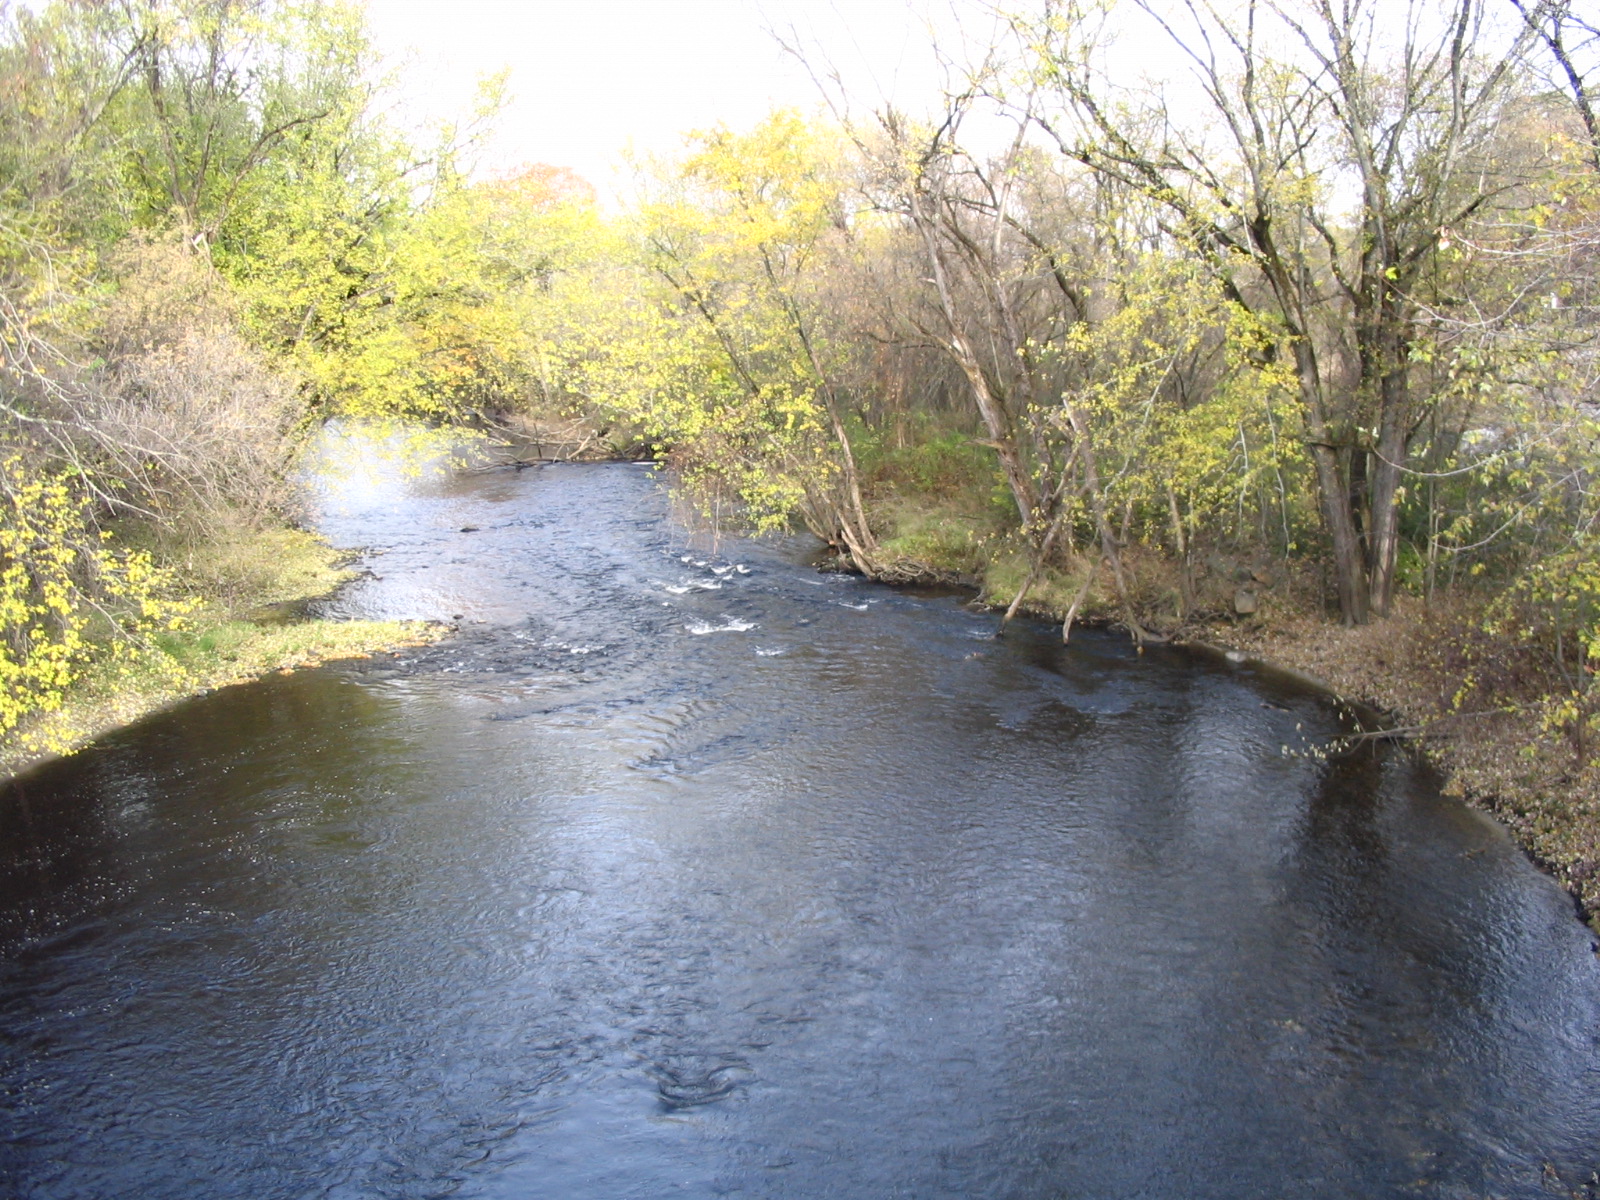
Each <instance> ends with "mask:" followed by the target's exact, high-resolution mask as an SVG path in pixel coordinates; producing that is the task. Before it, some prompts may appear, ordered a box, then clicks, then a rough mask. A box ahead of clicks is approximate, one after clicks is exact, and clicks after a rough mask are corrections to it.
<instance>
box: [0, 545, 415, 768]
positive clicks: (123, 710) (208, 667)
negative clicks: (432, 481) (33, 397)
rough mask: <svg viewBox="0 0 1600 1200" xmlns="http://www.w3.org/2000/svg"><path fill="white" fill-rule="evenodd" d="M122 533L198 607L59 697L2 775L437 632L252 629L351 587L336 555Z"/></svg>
mask: <svg viewBox="0 0 1600 1200" xmlns="http://www.w3.org/2000/svg"><path fill="white" fill-rule="evenodd" d="M119 534H120V535H123V536H125V537H126V540H127V541H128V542H130V543H133V544H143V545H144V546H146V547H148V548H151V549H152V550H153V552H155V553H157V554H158V555H159V556H160V558H161V559H162V561H164V562H165V563H167V565H168V566H169V567H170V568H171V569H172V570H173V571H174V572H175V574H176V575H177V577H178V578H179V579H180V580H181V581H182V585H183V587H184V588H185V590H186V591H187V592H188V593H189V595H190V596H191V598H193V599H195V600H197V601H198V602H199V603H198V605H197V608H196V610H195V611H194V612H193V613H192V614H191V615H190V616H189V617H188V618H187V619H186V620H185V622H184V624H183V626H182V627H181V628H179V629H175V630H170V631H167V632H164V633H161V634H158V635H157V636H156V637H154V638H153V639H152V640H151V643H150V644H149V645H147V646H144V647H142V648H141V650H140V652H139V653H138V654H136V655H133V656H131V657H129V658H126V659H125V660H123V661H111V660H104V661H102V662H100V663H99V665H98V666H96V667H93V668H91V670H90V671H89V672H88V673H86V674H85V675H84V676H83V677H82V678H80V679H79V680H77V681H76V682H75V683H74V684H73V685H72V686H71V687H70V688H69V689H68V691H67V695H66V699H65V702H64V703H63V705H62V707H61V708H60V709H58V710H56V711H54V712H48V713H41V714H38V715H36V716H35V717H34V718H33V719H31V720H29V721H27V722H25V723H24V725H22V726H21V727H19V728H18V729H16V730H13V731H12V732H11V734H10V735H9V736H8V737H6V738H5V739H3V740H0V773H12V774H14V773H16V772H18V771H20V770H23V769H24V768H26V767H28V766H30V765H31V764H33V763H35V762H38V761H40V760H42V759H44V758H48V757H51V756H53V755H58V754H70V753H72V752H73V751H74V750H76V749H79V748H81V747H82V746H84V745H85V744H86V743H88V742H89V741H91V740H93V739H94V738H95V737H97V736H99V735H100V734H102V733H104V732H106V731H107V730H109V729H113V728H115V727H117V726H118V725H124V724H127V723H128V722H130V721H134V720H137V719H138V718H140V717H142V716H145V715H146V714H148V713H152V712H155V711H157V710H159V709H161V708H165V707H167V706H168V705H170V704H173V703H175V702H176V701H178V700H181V699H183V698H184V697H186V696H190V695H194V694H196V693H198V692H203V691H210V690H212V689H215V688H219V687H226V686H228V685H230V684H235V683H243V682H245V681H247V680H250V679H255V678H258V677H259V676H262V675H266V674H270V673H271V672H274V671H292V670H296V669H298V668H302V667H312V666H316V665H318V664H320V663H323V662H327V661H329V660H332V659H340V658H365V657H368V656H369V655H371V654H373V653H374V652H376V651H379V650H385V649H393V648H397V647H401V646H412V645H421V644H425V643H427V642H431V641H434V640H436V639H437V638H438V637H439V636H441V635H442V633H443V629H442V627H440V626H436V625H430V624H428V623H426V622H421V621H323V620H305V621H288V622H285V621H283V620H282V619H281V617H273V618H272V619H265V620H260V621H256V620H251V619H250V615H251V614H253V613H254V614H262V613H263V610H270V609H271V608H273V607H274V606H283V605H293V604H294V603H296V602H299V601H305V600H310V599H313V598H315V597H317V596H323V595H326V594H328V593H329V592H331V591H332V590H333V589H334V588H335V587H337V586H338V585H339V584H340V583H341V582H343V581H344V580H345V579H347V578H349V576H350V572H349V570H348V569H346V568H345V566H344V565H343V560H344V558H345V556H344V555H342V554H341V553H340V552H339V551H336V550H334V549H333V547H331V546H329V545H328V544H327V543H326V542H324V541H322V540H321V539H320V538H318V537H316V536H315V535H313V534H310V533H307V532H305V531H304V530H299V529H289V528H281V527H280V528H268V529H255V530H252V529H250V528H249V527H248V526H245V525H243V524H239V525H230V526H225V527H223V528H221V529H218V530H216V532H215V536H213V537H193V538H189V539H186V540H183V541H179V540H178V539H176V538H174V537H173V536H172V535H170V534H168V535H166V536H165V537H156V536H154V535H153V534H152V533H151V532H150V531H149V530H137V529H134V530H119Z"/></svg>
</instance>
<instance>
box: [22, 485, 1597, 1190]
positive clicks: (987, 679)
mask: <svg viewBox="0 0 1600 1200" xmlns="http://www.w3.org/2000/svg"><path fill="white" fill-rule="evenodd" d="M322 521H323V526H324V528H325V529H326V530H327V531H328V532H329V534H330V535H331V536H333V537H334V538H335V540H337V541H341V542H343V543H344V544H349V545H363V546H368V547H371V548H372V552H371V553H370V554H369V556H368V558H367V559H366V563H367V565H368V566H369V568H370V571H371V572H372V573H371V574H369V575H368V576H367V577H365V578H364V579H363V580H361V581H360V582H359V583H358V584H356V585H355V586H353V587H351V588H349V589H347V590H346V591H345V592H344V593H343V594H342V595H341V596H340V597H339V598H338V599H337V600H336V601H334V602H332V604H331V608H332V610H333V611H335V612H340V613H346V614H351V615H377V616H405V617H439V618H444V619H458V620H459V623H460V625H461V632H460V634H459V635H458V636H457V637H455V638H454V639H452V640H451V641H449V642H447V643H444V644H441V645H439V646H436V647H432V648H428V649H424V650H418V651H411V652H407V653H405V654H401V655H399V656H396V657H392V658H388V657H385V658H378V659H373V660H369V661H366V662H357V663H349V664H343V665H335V666H331V667H326V668H322V669H318V670H312V671H302V672H299V673H297V674H294V675H291V676H274V677H271V678H268V679H266V680H263V681H261V682H259V683H255V684H250V685H247V686H243V687H236V688H229V689H226V690H224V691H221V692H218V693H216V694H213V695H210V696H206V697H202V698H199V699H197V700H194V701H192V702H190V703H187V704H184V705H182V706H181V707H179V708H177V709H175V710H173V711H170V712H168V713H165V714H162V715H160V716H158V717H155V718H153V719H151V720H148V721H145V722H144V723H142V724H140V725H138V726H135V727H133V728H131V729H127V730H125V731H123V732H120V733H118V734H115V735H113V736H111V737H108V738H106V739H105V740H104V741H102V742H101V743H99V744H98V745H96V746H95V747H93V748H91V749H90V750H89V751H87V752H85V753H84V754H81V755H79V756H78V757H76V758H73V759H71V760H68V761H65V762H61V763H57V764H54V765H51V766H49V767H47V768H45V769H42V770H39V771H36V772H34V773H33V774H31V775H29V776H27V777H25V778H23V779H21V780H19V781H18V782H17V783H16V784H15V785H14V786H10V787H7V788H5V789H3V796H0V837H3V844H0V863H3V868H0V1103H3V1105H4V1123H3V1126H0V1194H4V1195H8V1196H9V1195H15V1196H20V1197H30V1198H32V1197H74V1198H76V1197H169V1196H170V1197H206V1198H215V1197H249V1198H250V1200H275V1198H278V1197H282V1198H285V1200H288V1198H291V1197H293V1198H300V1197H339V1198H343V1197H434V1196H463V1197H466V1196H470V1197H508V1198H509V1197H518V1198H522V1197H551V1198H560V1200H566V1198H569V1197H570V1198H581V1197H607V1198H611V1197H641V1198H644V1197H648V1198H652V1200H653V1198H656V1197H664V1196H678V1195H681V1196H692V1197H709V1196H724V1195H742V1196H752V1197H769V1196H770V1197H778V1196H786V1197H826V1196H837V1197H916V1198H919V1200H921V1198H927V1197H974V1196H977V1197H990V1196H993V1197H1050V1198H1057V1197H1093V1198H1099V1197H1136V1196H1138V1197H1217V1198H1230V1200H1231V1198H1237V1197H1257V1196H1259V1197H1281V1196H1290V1195H1297V1196H1316V1197H1363V1198H1365V1197H1385V1196H1413V1195H1415V1196H1430V1197H1451V1198H1466V1197H1487V1196H1496V1197H1500V1196H1504V1197H1524V1196H1526V1197H1535V1196H1537V1197H1547V1196H1552V1195H1559V1196H1571V1195H1588V1194H1590V1190H1589V1186H1588V1185H1589V1181H1590V1180H1591V1172H1593V1171H1594V1170H1595V1168H1596V1167H1597V1166H1600V964H1597V959H1596V956H1595V954H1594V953H1593V951H1592V939H1591V936H1590V934H1589V932H1588V931H1587V930H1586V929H1585V928H1584V927H1583V926H1582V925H1581V924H1580V923H1579V922H1578V921H1577V920H1576V918H1575V917H1574V915H1573V911H1572V907H1571V905H1570V903H1569V902H1568V901H1567V899H1566V898H1565V896H1564V895H1563V894H1562V893H1561V892H1560V891H1559V890H1558V889H1557V888H1556V887H1555V886H1554V885H1553V884H1552V883H1551V882H1550V881H1549V880H1548V879H1546V878H1544V877H1543V876H1541V875H1540V874H1538V873H1537V872H1536V871H1535V870H1534V869H1533V868H1532V867H1531V866H1529V864H1528V863H1527V862H1526V861H1525V860H1524V858H1523V857H1522V856H1521V854H1520V853H1519V852H1518V851H1517V850H1516V849H1515V847H1513V846H1512V845H1511V844H1510V843H1509V841H1508V840H1507V839H1506V837H1505V836H1504V835H1503V833H1502V832H1500V830H1499V829H1498V828H1497V827H1496V826H1495V825H1494V824H1492V823H1491V822H1490V821H1488V820H1487V819H1485V818H1484V817H1482V816H1480V815H1477V814H1475V813H1473V812H1471V811H1468V810H1467V809H1465V808H1464V807H1462V806H1461V805H1460V804H1458V803H1456V802H1454V801H1451V800H1448V799H1441V798H1440V797H1439V796H1438V794H1437V793H1436V791H1435V790H1434V788H1433V785H1432V783H1431V782H1430V780H1429V779H1428V778H1427V777H1426V776H1425V775H1424V774H1423V773H1421V772H1419V770H1418V769H1417V768H1415V767H1414V766H1413V765H1411V764H1410V763H1409V762H1408V761H1407V759H1405V758H1404V757H1402V756H1400V755H1397V754H1387V753H1366V754H1357V755H1351V756H1346V757H1336V758H1334V759H1333V760H1332V761H1324V759H1323V758H1322V757H1320V756H1318V755H1317V754H1315V753H1312V752H1310V751H1314V750H1315V748H1316V747H1317V746H1319V745H1321V744H1322V742H1323V741H1324V740H1325V739H1326V738H1328V737H1329V736H1331V735H1333V734H1335V733H1336V732H1337V731H1338V729H1339V728H1340V726H1339V718H1338V716H1337V714H1336V713H1335V712H1334V711H1333V709H1332V708H1331V707H1330V705H1329V704H1328V703H1327V702H1326V700H1325V699H1323V698H1321V697H1319V696H1318V695H1316V694H1314V693H1311V692H1309V691H1306V690H1304V689H1302V688H1299V687H1297V686H1295V685H1294V684H1292V683H1290V682H1289V681H1287V680H1284V679H1280V678H1277V677H1274V676H1272V675H1270V674H1267V673H1264V672H1261V671H1256V670H1253V669H1250V668H1246V667H1239V666H1233V665H1230V664H1228V663H1226V662H1221V661H1213V660H1211V659H1208V658H1204V657H1199V656H1196V655H1193V654H1189V653H1185V652H1182V651H1178V650H1161V649H1157V650H1152V651H1150V652H1147V653H1145V654H1144V655H1142V656H1139V655H1136V654H1135V652H1134V650H1133V648H1132V647H1131V646H1130V645H1129V644H1128V643H1127V641H1126V640H1124V639H1121V638H1118V637H1115V636H1111V635H1099V634H1096V633H1093V632H1082V633H1079V634H1075V635H1074V639H1073V644H1072V645H1071V646H1069V647H1065V648H1063V647H1062V646H1061V645H1060V644H1059V639H1058V636H1057V634H1056V633H1055V631H1054V630H1051V629H1048V628H1044V627H1042V626H1037V627H1035V626H1028V625H1026V624H1023V625H1022V626H1021V627H1019V628H1017V629H1016V630H1015V632H1013V633H1010V634H1008V635H1007V636H1006V637H1005V638H1004V639H1003V640H996V639H995V638H994V637H993V630H994V627H995V617H994V616H993V614H990V613H983V612H977V611H973V610H972V609H971V608H970V607H968V606H966V605H964V604H963V603H962V598H961V597H959V596H951V595H938V594H932V593H917V592H913V591H893V590H889V589H886V588H881V587H876V586H873V585H869V584H866V583H863V582H860V581H858V580H856V579H853V578H850V577H846V576H840V575H824V574H819V573H818V572H816V571H815V570H813V569H812V568H811V567H810V566H808V565H807V563H806V561H805V557H806V554H807V553H808V550H807V548H806V547H805V546H804V545H803V544H801V543H800V542H798V541H791V542H785V543H778V544H752V543H748V542H740V541H724V542H722V544H721V545H720V546H718V547H712V546H709V545H707V544H705V542H704V541H702V540H697V539H695V538H693V537H691V536H690V535H689V534H688V533H686V532H685V531H684V530H683V529H682V528H681V527H680V526H678V525H675V524H674V523H673V522H672V520H671V519H670V518H669V516H668V505H667V503H666V501H665V499H664V496H663V492H662V490H661V487H660V484H659V483H658V481H657V479H656V478H655V477H654V475H653V474H652V473H651V472H650V471H649V470H648V469H645V468H641V467H639V466H634V465H626V464H612V465H600V466H548V467H543V468H536V469H531V470H526V471H511V470H505V471H491V472H483V473H465V474H457V475H449V476H442V477H440V476H430V475H423V476H419V477H408V476H401V475H398V474H394V473H392V472H390V473H387V474H386V473H384V472H383V471H377V472H376V473H372V474H359V473H358V474H352V475H349V476H344V477H340V478H336V479H333V480H331V481H329V482H328V483H327V484H326V486H325V487H324V491H323V516H322ZM458 615H459V616H458ZM1285 747H1288V748H1289V750H1290V753H1287V754H1286V753H1285V752H1284V748H1285Z"/></svg>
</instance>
